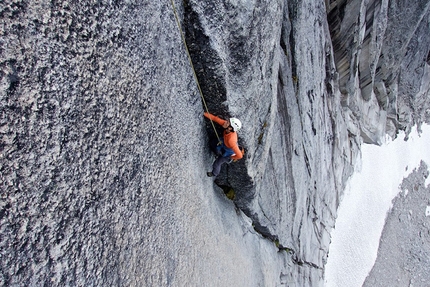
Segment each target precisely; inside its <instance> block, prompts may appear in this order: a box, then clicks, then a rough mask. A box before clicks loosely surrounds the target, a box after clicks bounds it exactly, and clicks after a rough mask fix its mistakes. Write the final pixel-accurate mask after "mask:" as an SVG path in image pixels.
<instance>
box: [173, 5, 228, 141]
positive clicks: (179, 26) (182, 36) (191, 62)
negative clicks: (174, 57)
mask: <svg viewBox="0 0 430 287" xmlns="http://www.w3.org/2000/svg"><path fill="white" fill-rule="evenodd" d="M170 2H171V3H172V9H173V14H174V15H175V19H176V24H177V25H178V28H179V32H180V34H181V38H182V42H183V43H184V47H185V51H186V52H187V56H188V60H189V61H190V66H191V69H192V70H193V76H194V80H195V81H196V84H197V88H198V89H199V93H200V97H201V98H202V102H203V105H204V106H205V110H206V112H207V113H209V109H208V106H207V105H206V100H205V97H204V96H203V92H202V89H201V88H200V84H199V80H198V79H197V74H196V71H195V69H194V65H193V61H192V60H191V55H190V51H189V50H188V46H187V42H186V41H185V36H184V33H183V32H182V28H181V23H180V22H179V17H178V13H177V12H176V7H175V3H174V0H171V1H170ZM209 120H210V121H211V124H212V128H213V129H214V131H215V135H216V137H217V139H218V142H219V143H220V142H221V140H220V137H219V135H218V132H217V131H216V128H215V125H214V122H213V121H212V119H209Z"/></svg>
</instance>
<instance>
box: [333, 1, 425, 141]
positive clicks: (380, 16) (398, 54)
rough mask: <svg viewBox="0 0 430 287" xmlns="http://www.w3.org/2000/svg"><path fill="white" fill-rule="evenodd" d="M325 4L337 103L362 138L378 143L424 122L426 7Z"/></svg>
mask: <svg viewBox="0 0 430 287" xmlns="http://www.w3.org/2000/svg"><path fill="white" fill-rule="evenodd" d="M326 2H329V3H326V4H327V13H328V21H329V25H330V31H331V36H332V40H333V48H334V51H335V59H336V66H337V70H338V72H339V85H340V89H341V92H342V94H343V101H342V103H343V105H344V106H345V107H347V108H348V109H349V110H350V111H351V113H352V114H353V115H354V117H355V118H357V120H358V122H359V123H360V128H361V134H362V136H363V139H364V140H365V141H366V142H368V143H376V144H379V143H381V138H383V137H384V135H385V133H388V134H390V135H391V136H392V137H395V136H396V134H397V133H398V131H399V130H405V131H406V133H407V134H408V133H409V132H410V130H411V128H412V127H413V126H414V125H418V127H419V126H420V125H421V124H422V123H424V122H426V121H428V113H427V112H426V111H427V110H428V109H429V104H428V101H427V95H428V91H429V85H428V72H427V71H428V69H429V65H428V63H427V60H426V59H427V57H428V53H429V46H430V43H429V39H428V38H429V37H427V34H428V31H429V28H428V27H429V26H428V19H429V13H430V12H429V7H430V2H429V1H427V0H422V1H413V2H408V3H406V2H401V1H389V0H381V1H379V0H378V1H372V0H362V1H326ZM368 106H372V108H373V107H375V106H376V107H377V109H376V110H375V111H374V112H370V113H369V108H368ZM375 113H376V114H377V115H375Z"/></svg>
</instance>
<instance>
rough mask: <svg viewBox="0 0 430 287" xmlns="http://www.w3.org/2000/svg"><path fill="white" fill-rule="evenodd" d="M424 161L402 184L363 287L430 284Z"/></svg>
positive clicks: (429, 201)
mask: <svg viewBox="0 0 430 287" xmlns="http://www.w3.org/2000/svg"><path fill="white" fill-rule="evenodd" d="M428 176H429V171H428V167H427V165H426V164H425V163H424V162H421V165H420V167H419V168H418V169H416V170H414V171H413V172H412V173H411V174H410V175H409V176H408V177H407V178H405V179H404V180H403V182H402V184H401V189H402V192H401V193H400V194H399V196H397V197H396V198H395V199H394V200H393V208H392V210H391V211H390V212H389V214H388V216H387V220H386V223H385V227H384V230H383V235H382V238H381V241H380V244H379V249H378V258H377V260H376V263H375V265H374V266H373V269H372V271H371V272H370V273H369V276H368V277H367V278H366V281H365V282H364V284H363V286H365V287H367V286H369V287H370V286H371V287H379V286H381V287H382V286H416V287H421V286H422V287H425V286H428V285H429V282H430V218H429V217H428V214H426V210H427V208H428V206H429V205H430V188H429V187H428V186H427V187H426V186H425V183H424V182H425V179H426V178H427V177H428Z"/></svg>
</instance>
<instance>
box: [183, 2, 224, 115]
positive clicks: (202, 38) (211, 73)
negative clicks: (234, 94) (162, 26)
mask: <svg viewBox="0 0 430 287" xmlns="http://www.w3.org/2000/svg"><path fill="white" fill-rule="evenodd" d="M183 4H184V20H183V23H182V25H183V30H184V36H185V41H186V43H187V46H188V50H189V52H190V56H191V60H192V62H193V65H194V69H195V72H196V75H197V79H198V81H199V84H200V88H201V90H202V92H203V95H204V97H205V99H206V102H207V106H208V108H209V111H210V112H212V113H214V114H217V115H220V116H227V112H226V111H225V110H224V109H223V108H222V105H221V104H222V103H223V102H225V101H226V99H227V98H226V94H227V91H226V87H225V79H224V74H223V73H222V71H223V67H222V66H223V65H222V60H221V58H220V56H219V55H218V53H217V51H215V50H214V49H213V48H212V46H211V44H210V38H209V36H207V35H206V34H205V31H204V29H203V27H202V24H201V22H200V20H199V15H198V13H197V12H196V11H194V10H193V7H192V5H191V3H190V2H189V1H184V2H183Z"/></svg>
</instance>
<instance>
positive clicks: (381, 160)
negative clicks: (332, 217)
mask: <svg viewBox="0 0 430 287" xmlns="http://www.w3.org/2000/svg"><path fill="white" fill-rule="evenodd" d="M422 131H423V132H422V134H421V135H418V132H417V131H416V129H414V131H413V132H412V133H411V135H410V136H409V140H408V141H404V135H402V134H400V135H399V137H398V138H397V139H395V140H394V141H391V139H389V138H387V139H386V142H385V143H384V144H383V145H382V146H375V145H363V146H362V163H361V165H362V166H361V169H359V171H357V172H355V173H354V175H353V176H352V177H351V179H350V181H349V183H348V185H347V188H346V190H345V194H344V198H343V199H342V201H341V203H340V206H339V209H338V217H337V220H336V227H335V229H334V230H333V231H332V233H331V238H332V241H331V244H330V250H329V256H328V260H327V265H326V267H325V286H326V287H338V286H339V287H340V286H350V287H361V286H362V285H363V282H364V280H365V279H366V277H367V275H368V274H369V272H370V271H371V269H372V267H373V265H374V264H375V260H376V258H377V252H378V247H379V240H380V238H381V234H382V230H383V227H384V224H385V218H386V216H387V212H388V211H389V210H390V208H391V207H392V200H393V199H394V198H395V197H396V196H397V195H398V194H399V192H400V191H401V190H400V189H399V186H400V184H401V182H402V180H403V178H404V177H407V176H408V175H409V174H410V173H411V172H412V171H413V169H415V168H417V167H418V166H419V164H420V161H421V160H424V161H425V162H426V163H430V149H429V148H428V143H430V126H429V125H423V126H422ZM407 192H408V191H406V192H405V193H406V194H407ZM411 192H412V191H411ZM429 212H430V211H429ZM426 214H427V211H426Z"/></svg>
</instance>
